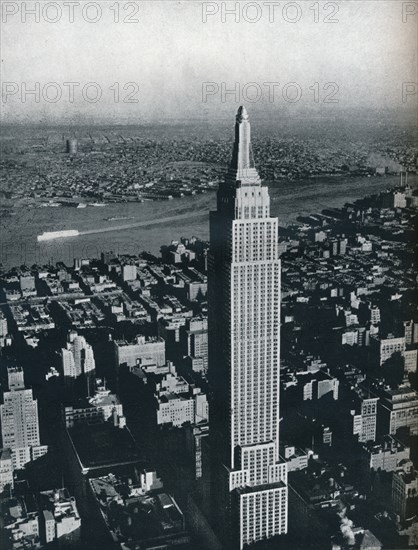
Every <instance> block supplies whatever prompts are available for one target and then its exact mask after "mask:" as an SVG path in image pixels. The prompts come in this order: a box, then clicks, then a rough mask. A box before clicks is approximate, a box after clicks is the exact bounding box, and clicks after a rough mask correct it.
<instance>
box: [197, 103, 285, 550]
mask: <svg viewBox="0 0 418 550" xmlns="http://www.w3.org/2000/svg"><path fill="white" fill-rule="evenodd" d="M208 268H209V277H208V286H209V288H208V304H209V371H208V375H209V377H210V381H211V384H212V387H213V394H214V395H213V406H212V408H211V449H212V453H213V460H212V472H213V473H212V480H213V487H214V491H215V493H216V495H217V500H216V504H215V506H214V514H215V516H216V515H217V516H218V517H215V524H217V528H218V532H219V534H220V536H221V538H222V539H223V540H224V542H225V543H227V544H228V548H229V547H238V548H243V547H244V545H246V544H251V543H253V542H256V541H259V540H261V539H266V538H267V539H268V538H271V537H273V536H276V535H280V534H284V533H286V532H287V470H286V464H280V463H279V357H280V260H279V258H278V220H277V218H271V217H270V197H269V194H268V189H267V187H265V186H263V185H262V184H261V180H260V177H259V175H258V173H257V170H256V168H255V166H254V160H253V155H252V150H251V129H250V122H249V119H248V114H247V111H246V109H245V107H240V108H239V109H238V113H237V116H236V123H235V143H234V148H233V153H232V160H231V164H230V166H229V170H228V172H227V175H226V178H225V182H224V183H223V184H221V185H220V186H219V190H218V195H217V210H216V211H215V212H211V214H210V255H209V265H208Z"/></svg>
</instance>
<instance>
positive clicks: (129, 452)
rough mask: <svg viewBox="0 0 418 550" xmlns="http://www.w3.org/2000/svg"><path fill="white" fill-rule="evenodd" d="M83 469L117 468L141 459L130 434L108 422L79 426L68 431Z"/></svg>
mask: <svg viewBox="0 0 418 550" xmlns="http://www.w3.org/2000/svg"><path fill="white" fill-rule="evenodd" d="M68 434H69V436H70V438H71V441H72V443H73V446H74V448H75V451H76V453H77V456H78V459H79V461H80V462H81V464H82V466H83V468H87V469H93V468H100V467H103V466H118V465H122V464H127V463H134V462H139V461H140V460H141V457H140V455H139V451H138V449H137V446H136V443H135V441H134V439H133V437H132V436H131V434H130V432H129V431H128V430H127V429H126V428H124V429H120V428H116V427H115V426H113V425H112V424H110V423H108V422H104V423H101V424H84V423H83V424H79V425H76V426H74V427H73V428H69V429H68Z"/></svg>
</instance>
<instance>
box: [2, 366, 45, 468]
mask: <svg viewBox="0 0 418 550" xmlns="http://www.w3.org/2000/svg"><path fill="white" fill-rule="evenodd" d="M7 375H8V383H9V388H10V391H6V392H4V397H3V399H4V403H3V405H1V406H0V419H1V436H2V442H3V447H4V448H8V449H11V451H12V459H13V468H14V469H17V470H19V469H21V468H24V466H25V464H27V463H28V462H30V461H31V460H35V459H36V458H39V457H40V456H42V455H43V454H45V453H46V452H47V450H48V447H47V446H45V445H43V446H42V445H41V444H40V438H39V422H38V402H37V401H36V399H33V394H32V390H30V389H25V384H24V381H23V370H22V369H21V368H20V367H10V368H9V369H8V370H7Z"/></svg>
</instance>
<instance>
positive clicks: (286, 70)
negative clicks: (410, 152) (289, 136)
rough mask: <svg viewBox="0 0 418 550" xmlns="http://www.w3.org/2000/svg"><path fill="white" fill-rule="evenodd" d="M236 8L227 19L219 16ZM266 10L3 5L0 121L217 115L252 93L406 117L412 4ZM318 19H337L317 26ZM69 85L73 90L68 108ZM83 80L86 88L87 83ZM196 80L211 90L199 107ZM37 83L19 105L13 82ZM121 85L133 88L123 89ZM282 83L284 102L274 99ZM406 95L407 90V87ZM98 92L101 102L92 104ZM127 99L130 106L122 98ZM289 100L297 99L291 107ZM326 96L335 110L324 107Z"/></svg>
mask: <svg viewBox="0 0 418 550" xmlns="http://www.w3.org/2000/svg"><path fill="white" fill-rule="evenodd" d="M36 4H38V6H39V8H37V7H36ZM117 4H118V5H119V6H118V10H119V22H116V21H115V19H117V13H116V12H117V10H116V8H117ZM236 4H237V7H238V10H237V15H233V14H226V13H225V9H232V8H234V6H235V5H236ZM274 4H277V6H273V2H270V3H269V4H268V3H267V2H246V1H243V0H241V1H240V2H239V3H238V2H208V3H205V2H200V1H194V0H188V1H179V2H177V1H174V0H165V1H159V0H152V1H151V0H149V1H137V2H128V1H124V0H120V1H119V2H115V1H114V0H100V1H97V2H88V1H87V0H78V1H77V2H71V1H68V2H66V1H64V0H59V1H58V2H49V1H45V0H44V1H41V2H31V1H26V2H16V1H12V2H8V1H6V0H2V2H1V5H2V23H1V26H2V29H1V30H2V38H1V53H2V81H3V89H2V92H3V97H2V105H1V107H2V118H3V120H6V121H12V120H20V121H25V120H28V121H39V120H54V121H59V120H61V119H65V120H73V121H80V122H86V121H89V120H103V119H107V118H109V119H113V120H115V121H116V120H120V121H121V122H124V121H127V120H129V121H132V120H134V119H138V120H139V119H153V118H157V119H162V118H164V117H167V118H170V119H171V118H183V117H188V116H192V117H194V116H196V115H198V114H199V113H202V112H204V113H207V114H208V115H210V116H219V115H220V114H222V113H223V112H224V111H225V110H227V111H229V112H230V111H231V109H234V108H235V106H236V105H238V104H240V103H244V104H251V99H253V98H255V97H256V96H257V94H258V95H259V98H257V101H255V103H254V105H252V107H251V108H257V109H261V108H265V107H266V108H270V109H271V108H284V107H286V109H289V110H292V109H294V110H297V109H299V108H300V107H301V106H307V107H309V108H312V109H319V110H320V111H321V113H322V112H324V113H327V112H330V111H332V109H336V108H338V109H341V108H343V109H346V108H351V107H356V106H366V107H383V108H396V109H405V108H407V107H408V106H411V105H412V104H413V102H414V101H415V102H416V98H417V96H416V95H415V96H412V95H409V96H408V97H407V100H408V101H407V102H406V103H402V86H403V83H407V82H410V83H414V82H415V83H416V82H417V58H416V40H417V27H418V25H417V17H418V15H413V14H412V12H413V11H414V4H415V6H416V3H414V2H401V1H399V0H370V1H367V0H343V1H336V2H314V1H313V0H312V1H311V0H299V1H297V2H283V1H280V2H274ZM25 7H26V10H28V9H34V8H35V9H39V21H35V20H34V19H35V16H34V15H31V14H29V13H27V14H26V18H27V19H26V21H25V20H24V11H25ZM57 8H59V10H61V13H60V11H59V10H57ZM402 10H404V13H403V11H402ZM405 10H406V12H405ZM71 11H73V15H71ZM14 12H17V13H14ZM205 12H206V13H208V15H207V17H206V19H207V20H206V21H204V13H205ZM211 12H216V13H213V15H211V14H210V13H211ZM407 12H411V15H408V13H407ZM83 14H84V16H83ZM326 17H328V18H330V19H332V20H334V21H336V20H337V22H325V21H324V18H326ZM72 18H73V19H74V21H73V22H71V19H72ZM95 18H96V19H97V22H92V21H93V20H94V19H95ZM126 18H130V19H131V20H132V22H127V21H124V19H126ZM236 18H239V20H238V21H237V20H236ZM54 19H56V20H57V21H56V22H52V21H53V20H54ZM86 19H89V20H90V22H89V21H88V20H86ZM286 19H288V20H287V21H286ZM48 20H49V21H48ZM251 20H252V21H253V22H251ZM316 20H318V21H317V22H316ZM291 21H294V22H291ZM68 82H74V83H79V86H75V87H74V99H73V102H72V101H70V100H69V99H70V86H69V85H68V84H67V85H65V84H64V83H68ZM91 82H94V83H96V84H95V85H94V86H89V87H86V84H87V83H91ZM205 82H206V83H212V84H208V85H207V86H208V88H207V89H208V90H209V91H212V95H209V96H208V98H207V102H206V103H205V102H203V101H202V86H205V85H204V83H205ZM265 82H270V83H275V84H274V87H273V85H271V84H270V85H269V86H267V85H265V84H264V83H265ZM36 83H39V84H38V86H39V89H38V91H37V94H38V95H37V96H36V97H35V96H34V95H26V101H25V102H24V101H23V100H24V99H25V93H24V86H25V85H26V87H27V90H30V89H35V86H36ZM49 83H55V84H52V85H49ZM115 83H117V84H116V86H114V84H115ZM128 83H134V84H135V85H130V86H129V87H128V88H127V89H125V90H124V86H125V84H128ZM222 83H223V84H222ZM236 83H239V85H240V89H239V90H238V89H237V95H233V94H228V95H226V96H224V97H222V93H221V92H222V89H225V88H227V89H232V88H234V86H235V85H236ZM249 83H254V84H251V85H248V84H249ZM289 83H294V84H289ZM315 83H317V84H315ZM328 83H334V84H329V85H328V87H326V85H327V84H328ZM286 84H288V86H287V87H285V90H284V91H285V92H287V94H288V96H287V98H288V101H286V100H285V99H284V98H283V86H284V85H286ZM245 85H247V86H246V87H245ZM112 86H113V88H112V89H111V87H112ZM310 86H311V87H312V88H311V89H309V87H310ZM324 86H325V88H324ZM83 88H84V95H86V96H87V98H86V97H84V96H83V93H82V90H83ZM117 88H118V89H119V100H118V101H116V99H117V98H116V97H115V96H116V95H117ZM415 89H416V88H415ZM413 90H414V88H413V86H412V85H410V87H409V88H408V90H407V91H411V92H412V91H413ZM273 91H274V97H273ZM5 92H6V94H5ZM38 92H39V93H38ZM98 92H101V97H100V99H98V100H97V102H95V103H93V102H91V101H93V99H95V98H96V94H97V93H98ZM260 92H261V96H260ZM332 92H333V93H334V95H332V96H331V95H329V94H331V93H332ZM59 93H61V94H62V95H61V98H60V99H59V100H58V101H56V102H54V100H55V98H56V94H59ZM129 93H131V99H133V100H137V101H136V102H133V103H128V102H126V99H129ZM318 93H319V96H317V94H318ZM296 94H299V95H301V97H300V100H299V101H296V102H294V103H292V102H290V100H292V99H294V98H295V97H296ZM327 94H328V98H329V99H335V100H338V104H337V103H323V99H324V98H325V97H327ZM6 96H7V97H6ZM6 99H7V101H6ZM124 99H125V101H123V100H124ZM315 99H317V100H319V102H316V101H315ZM404 99H405V98H404ZM89 100H90V101H89Z"/></svg>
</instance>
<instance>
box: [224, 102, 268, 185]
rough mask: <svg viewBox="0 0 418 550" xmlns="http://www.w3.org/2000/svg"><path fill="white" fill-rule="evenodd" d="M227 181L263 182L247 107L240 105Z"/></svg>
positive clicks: (242, 183) (231, 182)
mask: <svg viewBox="0 0 418 550" xmlns="http://www.w3.org/2000/svg"><path fill="white" fill-rule="evenodd" d="M226 181H227V183H229V184H231V185H234V184H236V182H238V181H239V182H240V185H260V184H261V180H260V177H259V175H258V173H257V170H256V169H255V164H254V158H253V152H252V147H251V125H250V120H249V116H248V113H247V109H246V108H245V107H243V106H241V107H239V109H238V112H237V115H236V117H235V142H234V148H233V152H232V159H231V163H230V165H229V170H228V174H227V178H226Z"/></svg>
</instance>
